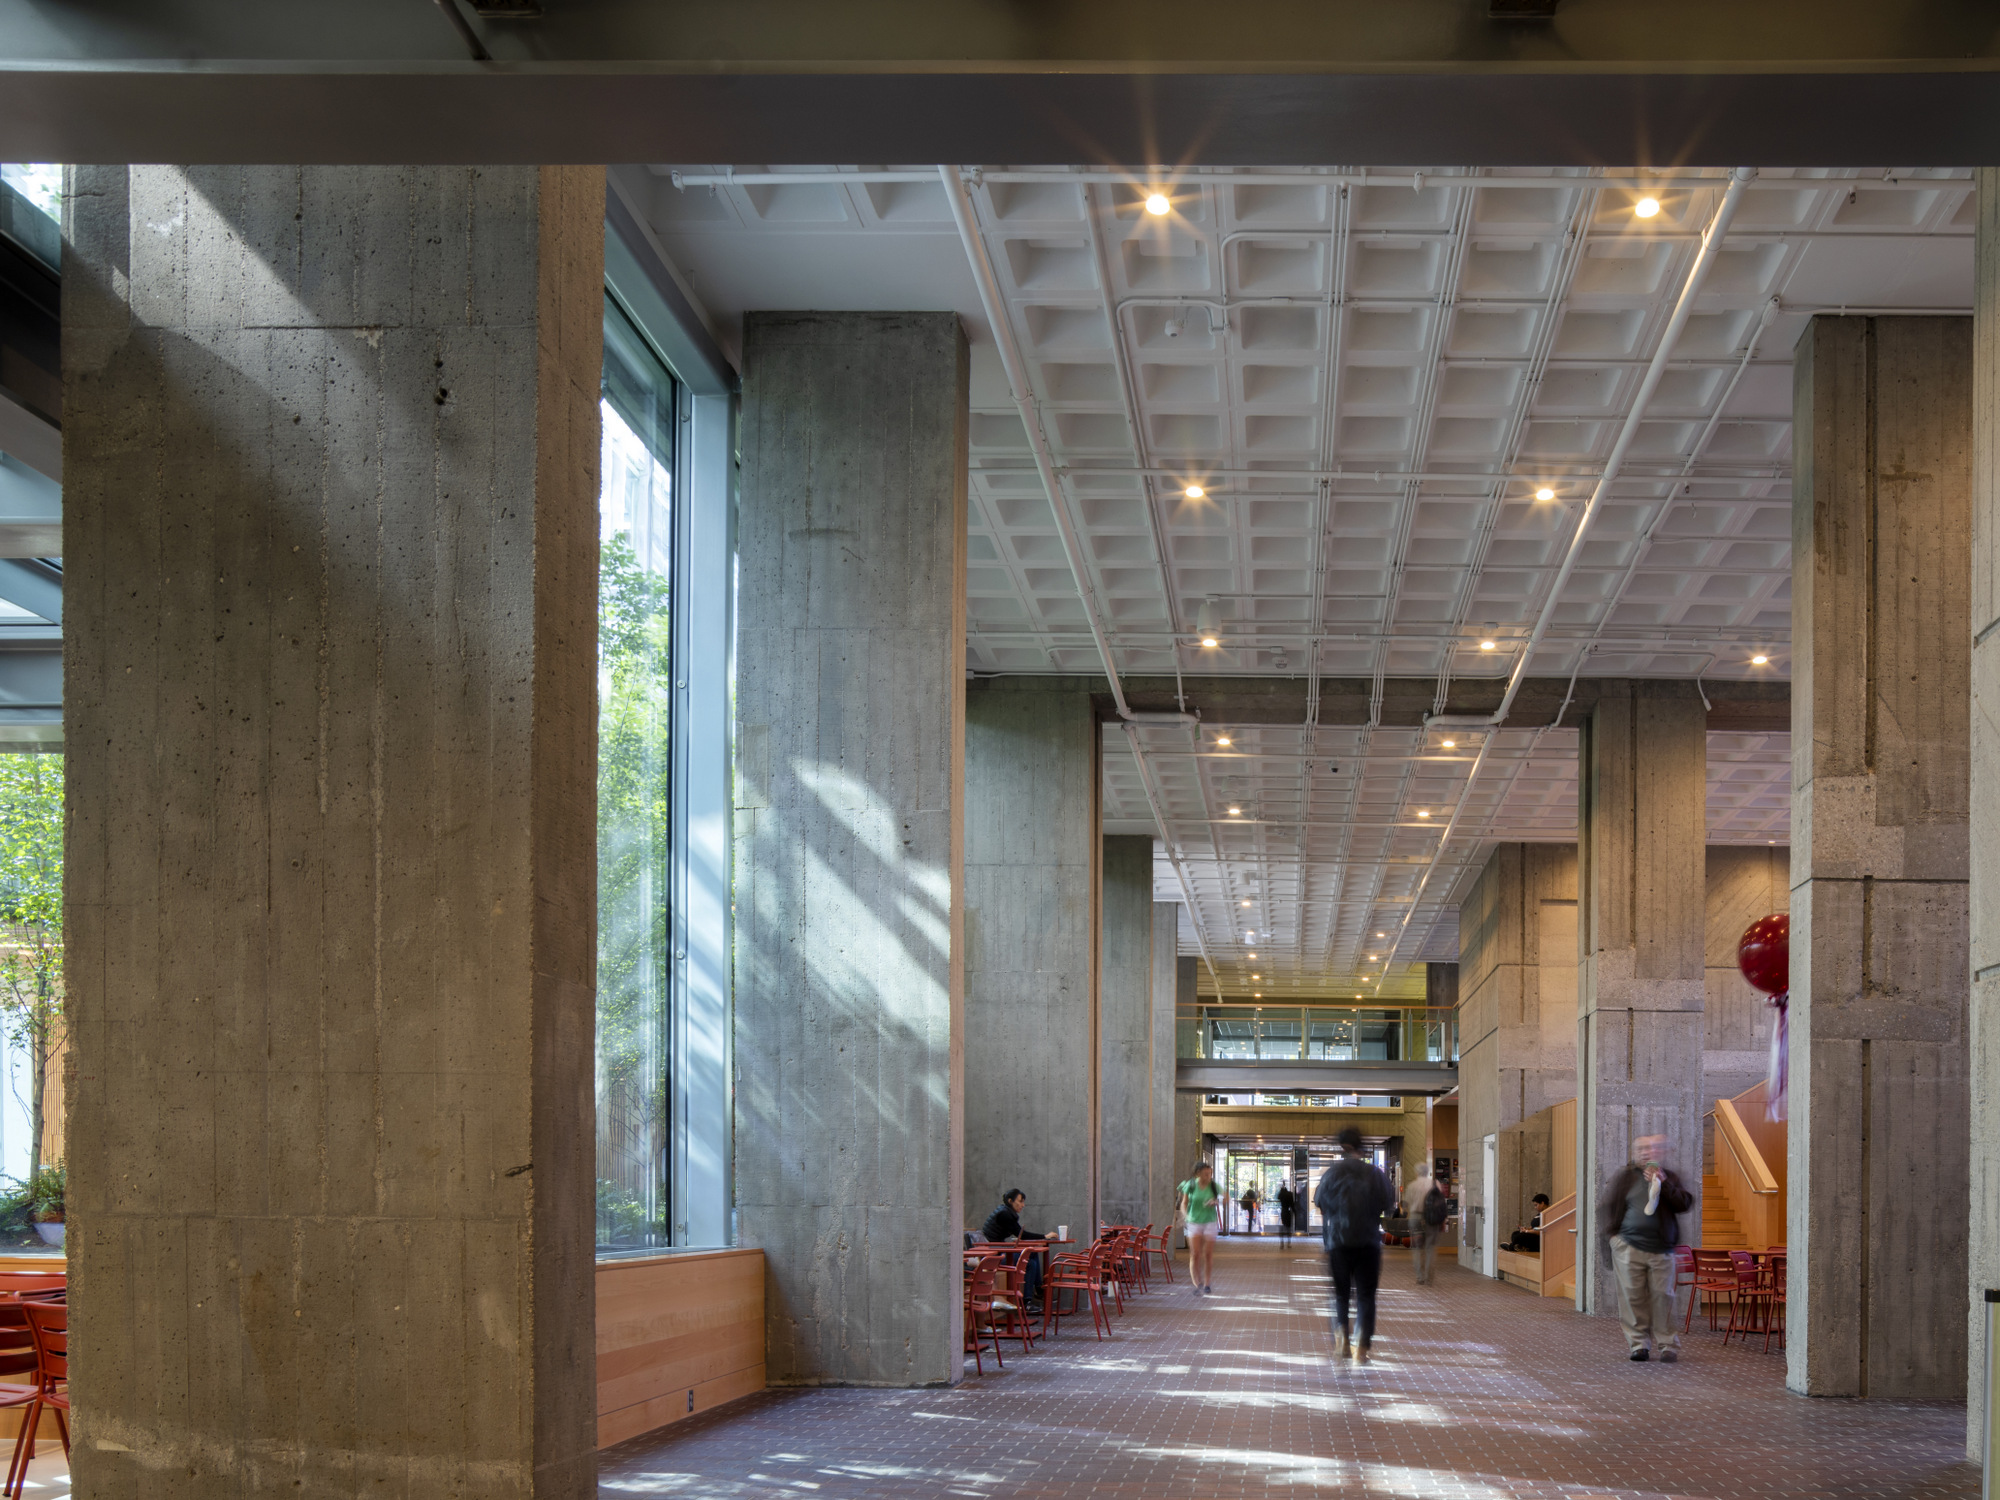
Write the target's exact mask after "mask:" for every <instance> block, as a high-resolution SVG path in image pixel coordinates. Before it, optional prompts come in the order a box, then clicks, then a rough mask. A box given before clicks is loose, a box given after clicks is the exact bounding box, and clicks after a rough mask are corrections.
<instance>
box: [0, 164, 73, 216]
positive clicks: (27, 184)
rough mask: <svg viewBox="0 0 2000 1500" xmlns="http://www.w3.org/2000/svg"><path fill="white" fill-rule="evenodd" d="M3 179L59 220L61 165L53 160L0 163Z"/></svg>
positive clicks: (0, 174)
mask: <svg viewBox="0 0 2000 1500" xmlns="http://www.w3.org/2000/svg"><path fill="white" fill-rule="evenodd" d="M0 182H4V183H6V184H7V186H8V187H10V188H12V189H13V190H14V191H15V192H17V193H19V194H20V195H21V196H22V197H23V198H25V199H26V200H27V201H28V202H29V203H30V204H32V205H33V206H34V207H36V208H38V209H40V210H41V211H42V212H43V213H44V214H46V215H48V217H49V218H50V219H51V220H54V221H56V222H58V223H60V222H61V220H62V168H61V167H59V166H57V165H55V164H54V163H51V162H26V161H9V162H0Z"/></svg>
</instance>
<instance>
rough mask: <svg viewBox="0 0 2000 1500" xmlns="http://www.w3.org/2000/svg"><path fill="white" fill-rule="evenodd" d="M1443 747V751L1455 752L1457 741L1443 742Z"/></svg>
mask: <svg viewBox="0 0 2000 1500" xmlns="http://www.w3.org/2000/svg"><path fill="white" fill-rule="evenodd" d="M1444 747H1445V749H1447V750H1456V749H1457V748H1458V741H1457V740H1446V741H1445V742H1444Z"/></svg>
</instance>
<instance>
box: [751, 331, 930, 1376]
mask: <svg viewBox="0 0 2000 1500" xmlns="http://www.w3.org/2000/svg"><path fill="white" fill-rule="evenodd" d="M967 368H968V367H967V362H966V344H965V335H964V332H963V331H962V330H961V328H960V327H959V323H958V319H957V317H956V316H955V315H952V314H949V313H752V314H750V315H748V316H747V317H746V319H745V321H744V343H743V423H742V454H743V467H742V481H741V483H742V498H741V502H740V507H739V518H738V525H737V538H738V557H739V567H740V572H741V585H740V588H741V593H740V604H739V611H740V614H739V624H738V630H737V648H736V649H737V657H736V662H737V672H736V681H737V690H736V715H737V729H736V746H737V782H736V785H737V811H736V830H735V874H736V955H735V958H736V968H735V976H734V997H735V998H734V1003H735V1068H736V1076H735V1086H736V1131H735V1145H736V1159H735V1168H736V1172H735V1182H736V1235H737V1239H738V1242H739V1243H740V1244H743V1245H746V1246H755V1247H757V1248H759V1249H761V1250H763V1251H764V1257H765V1264H766V1266H767V1268H768V1271H769V1276H770V1280H769V1284H768V1287H767V1289H766V1297H765V1322H766V1329H767V1331H768V1334H769V1348H768V1351H767V1357H766V1373H767V1375H768V1377H769V1379H770V1382H771V1383H772V1384H773V1385H797V1384H851V1385H927V1384H942V1383H945V1382H950V1381H955V1380H957V1379H958V1378H959V1375H960V1367H961V1365H962V1363H963V1361H962V1358H961V1349H960V1338H959V1319H960V1316H961V1312H960V1310H961V1308H962V1306H963V1301H964V1299H963V1297H962V1296H961V1293H960V1269H959V1263H960V1257H959V1221H960V1218H961V1214H962V1212H963V1208H962V1203H961V1193H962V1188H961V1182H960V1176H959V1162H960V1156H961V1151H962V1145H961V1140H962V1133H963V1131H964V1112H963V1108H962V1099H961V1090H962V1084H963V1080H962V1075H961V1050H960V1049H961V1045H962V1041H963V1024H964V1022H963V1016H962V1013H961V1001H962V998H963V990H962V982H963V964H964V951H963V950H964V942H963V937H962V926H961V923H962V915H963V904H962V903H963V900H964V890H965V875H964V870H963V867H962V865H963V859H964V844H963V838H964V832H963V830H964V819H965V810H964V792H965V774H964V772H965V721H964V702H965V699H964V683H965V545H966V544H965V507H966V491H965V486H966V435H967V423H968V421H969V418H968V416H967V404H966V400H967V398H966V390H967V385H966V382H967Z"/></svg>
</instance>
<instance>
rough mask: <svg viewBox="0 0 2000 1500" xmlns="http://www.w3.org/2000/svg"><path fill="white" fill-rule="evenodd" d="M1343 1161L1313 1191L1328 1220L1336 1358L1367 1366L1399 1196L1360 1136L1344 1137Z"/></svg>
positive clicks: (1345, 1133) (1353, 1133)
mask: <svg viewBox="0 0 2000 1500" xmlns="http://www.w3.org/2000/svg"><path fill="white" fill-rule="evenodd" d="M1340 1151H1341V1156H1340V1160H1339V1161H1337V1162H1335V1163H1334V1164H1333V1165H1332V1166H1330V1167H1328V1168H1327V1169H1326V1172H1325V1174H1324V1175H1323V1176H1321V1178H1320V1180H1319V1187H1318V1188H1317V1189H1316V1190H1315V1191H1314V1192H1313V1203H1314V1205H1315V1206H1316V1207H1317V1208H1318V1209H1319V1211H1320V1216H1321V1218H1322V1219H1324V1220H1325V1223H1326V1228H1325V1231H1324V1233H1325V1240H1326V1265H1327V1270H1328V1271H1329V1272H1331V1273H1332V1275H1333V1356H1334V1358H1335V1359H1339V1358H1340V1357H1341V1356H1342V1355H1345V1354H1347V1353H1348V1352H1350V1350H1351V1351H1352V1353H1353V1355H1354V1357H1355V1359H1357V1360H1359V1361H1360V1362H1361V1363H1362V1364H1366V1363H1368V1351H1369V1347H1370V1346H1371V1345H1372V1344H1373V1343H1374V1342H1375V1286H1376V1283H1378V1282H1379V1281H1380V1280H1381V1279H1382V1215H1384V1214H1385V1213H1387V1212H1388V1211H1389V1210H1390V1209H1392V1208H1394V1207H1395V1206H1396V1191H1395V1189H1394V1188H1392V1187H1390V1186H1389V1179H1388V1178H1387V1177H1384V1176H1383V1175H1382V1172H1381V1169H1380V1168H1378V1167H1377V1166H1375V1164H1374V1163H1372V1162H1370V1161H1368V1160H1366V1159H1365V1158H1364V1157H1363V1156H1362V1155H1361V1132H1360V1131H1359V1130H1357V1129H1356V1128H1355V1127H1354V1126H1352V1125H1350V1126H1348V1127H1347V1128H1346V1129H1345V1130H1343V1131H1341V1132H1340ZM1350 1287H1351V1288H1352V1290H1353V1293H1354V1301H1355V1304H1356V1306H1355V1330H1354V1339H1353V1341H1352V1342H1351V1343H1350V1341H1349V1339H1348V1336H1347V1303H1348V1292H1349V1289H1350Z"/></svg>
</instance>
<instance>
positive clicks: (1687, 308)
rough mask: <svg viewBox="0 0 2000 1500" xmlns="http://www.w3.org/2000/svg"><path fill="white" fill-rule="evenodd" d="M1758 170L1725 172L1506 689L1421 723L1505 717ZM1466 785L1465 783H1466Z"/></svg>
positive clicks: (1479, 724) (1494, 721) (1491, 722)
mask: <svg viewBox="0 0 2000 1500" xmlns="http://www.w3.org/2000/svg"><path fill="white" fill-rule="evenodd" d="M1756 176H1757V169H1756V168H1755V167H1738V168H1737V169H1736V170H1735V171H1734V172H1732V173H1731V174H1730V176H1729V187H1728V190H1727V191H1726V192H1724V193H1723V195H1722V203H1721V205H1720V206H1719V207H1718V208H1717V209H1716V210H1715V217H1714V218H1713V219H1712V220H1710V221H1709V226H1708V231H1707V232H1706V233H1705V234H1703V235H1702V237H1701V247H1700V248H1699V249H1698V250H1696V251H1695V257H1694V264H1693V265H1691V266H1689V267H1688V274H1687V280H1686V281H1685V282H1684V283H1683V284H1682V286H1681V294H1680V298H1679V300H1678V301H1676V302H1675V303H1674V312H1673V316H1672V317H1671V318H1669V319H1668V320H1667V327H1666V331H1665V332H1664V333H1662V334H1661V335H1660V344H1659V347H1658V348H1657V349H1655V350H1654V351H1653V358H1652V360H1651V361H1650V362H1649V363H1648V364H1647V366H1646V374H1645V378H1644V379H1642V380H1641V381H1640V382H1639V391H1638V394H1637V395H1635V396H1634V397H1633V398H1632V409H1631V410H1630V411H1629V412H1627V413H1626V415H1625V423H1624V425H1623V426H1622V427H1620V428H1619V429H1618V439H1617V441H1616V442H1614V443H1613V444H1612V445H1611V456H1610V457H1609V458H1607V459H1606V460H1605V461H1604V470H1603V472H1602V473H1601V474H1600V475H1599V476H1598V479H1597V485H1596V487H1595V488H1594V489H1592V490H1591V492H1590V500H1589V502H1588V503H1587V504H1586V505H1585V506H1584V508H1583V514H1582V515H1581V516H1580V517H1578V519H1577V523H1576V531H1575V533H1574V534H1573V535H1572V536H1571V537H1570V543H1569V551H1568V552H1567V553H1566V554H1565V555H1564V557H1563V560H1562V566H1561V567H1560V568H1558V569H1557V570H1556V576H1555V581H1554V582H1553V583H1551V584H1550V585H1549V592H1548V595H1547V597H1546V598H1544V599H1543V601H1542V609H1541V613H1540V614H1539V615H1537V616H1536V617H1535V628H1534V629H1533V630H1532V631H1531V632H1530V633H1529V635H1528V639H1527V640H1526V641H1525V642H1523V643H1522V646H1521V653H1520V655H1519V656H1518V657H1517V658H1516V659H1515V662H1514V670H1513V671H1512V672H1511V673H1509V674H1508V677H1507V691H1506V693H1505V694H1504V695H1503V696H1502V697H1501V699H1500V706H1499V707H1498V708H1496V709H1494V710H1493V712H1492V713H1491V714H1490V715H1479V714H1471V715H1464V714H1461V715H1457V716H1446V715H1440V716H1438V717H1436V718H1432V719H1427V720H1425V723H1427V724H1434V725H1437V726H1438V727H1440V728H1443V727H1446V726H1451V727H1454V728H1467V729H1473V728H1498V727H1499V726H1500V725H1501V724H1504V723H1505V722H1506V721H1507V713H1508V710H1510V709H1511V708H1513V706H1514V698H1515V696H1516V695H1517V694H1518V693H1519V692H1520V691H1521V684H1522V682H1523V681H1524V680H1526V678H1527V675H1528V663H1529V662H1530V661H1531V660H1533V658H1534V655H1535V648H1536V647H1538V646H1539V645H1541V643H1542V637H1543V636H1544V635H1546V634H1547V633H1548V629H1549V626H1550V624H1552V623H1553V622H1554V620H1555V613H1556V609H1557V607H1558V606H1559V605H1560V604H1561V602H1562V591H1563V588H1564V586H1565V585H1566V584H1568V582H1569V578H1570V574H1571V573H1573V572H1575V571H1576V564H1577V560H1578V559H1579V558H1580V557H1582V556H1583V544H1584V541H1585V539H1586V538H1587V537H1588V536H1589V534H1590V523H1591V522H1592V521H1594V520H1596V519H1597V514H1598V512H1599V511H1601V510H1602V509H1603V508H1604V501H1605V498H1606V497H1607V496H1608V495H1609V494H1610V493H1611V486H1612V484H1613V482H1614V481H1616V480H1617V478H1618V472H1619V470H1620V469H1621V468H1622V467H1623V466H1624V463H1625V454H1626V452H1627V451H1628V450H1629V449H1630V448H1631V446H1632V440H1633V439H1634V438H1636V437H1637V436H1638V435H1639V424H1640V422H1642V421H1643V420H1644V419H1645V416H1646V408H1647V407H1648V406H1649V405H1651V404H1652V400H1653V392H1654V391H1655V390H1657V389H1658V388H1659V384H1660V377H1661V376H1663V375H1664V374H1666V371H1667V362H1668V360H1669V359H1670V358H1671V357H1672V355H1673V352H1674V345H1676V344H1677V343H1679V342H1680V337H1681V330H1682V329H1683V328H1685V327H1686V326H1687V320H1688V315H1689V314H1690V313H1692V312H1693V311H1694V303H1695V298H1696V297H1698V296H1699V295H1700V294H1701V285H1702V283H1703V282H1704V281H1706V280H1707V279H1708V273H1709V271H1710V270H1711V269H1712V268H1713V267H1714V265H1715V257H1716V253H1717V251H1718V250H1719V249H1720V248H1721V245H1722V240H1723V236H1725V235H1726V234H1728V233H1729V225H1730V222H1731V221H1732V220H1733V219H1735V217H1736V210H1737V208H1738V207H1739V206H1741V204H1742V202H1743V194H1744V193H1745V191H1747V190H1748V188H1749V186H1750V184H1751V182H1752V181H1753V180H1754V179H1755V178H1756ZM1467 785H1468V787H1469V786H1470V783H1469V782H1468V783H1467Z"/></svg>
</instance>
